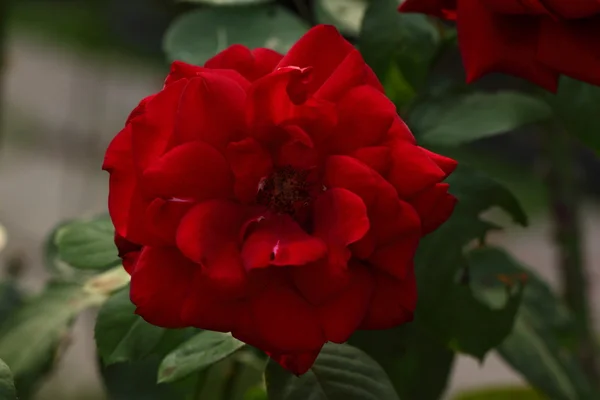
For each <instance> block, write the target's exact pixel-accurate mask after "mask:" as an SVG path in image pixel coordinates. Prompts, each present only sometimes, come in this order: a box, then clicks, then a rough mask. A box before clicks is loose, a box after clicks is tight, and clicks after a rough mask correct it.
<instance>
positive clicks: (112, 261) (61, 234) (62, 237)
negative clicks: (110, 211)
mask: <svg viewBox="0 0 600 400" xmlns="http://www.w3.org/2000/svg"><path fill="white" fill-rule="evenodd" d="M114 235H115V229H114V227H113V224H112V222H111V220H110V218H109V217H107V216H102V217H97V218H94V219H89V220H77V221H73V222H71V223H69V224H66V225H64V226H62V227H61V228H59V229H58V230H57V232H56V236H55V237H54V241H55V243H56V246H57V249H58V256H59V258H60V259H61V260H62V261H64V262H66V263H68V264H69V265H71V266H73V267H75V268H81V269H100V270H102V269H106V268H109V267H113V266H116V265H119V264H120V262H121V261H120V259H119V257H118V255H117V247H116V246H115V243H114Z"/></svg>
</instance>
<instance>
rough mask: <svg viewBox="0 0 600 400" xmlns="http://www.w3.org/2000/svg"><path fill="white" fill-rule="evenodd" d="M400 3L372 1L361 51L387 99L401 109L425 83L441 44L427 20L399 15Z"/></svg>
mask: <svg viewBox="0 0 600 400" xmlns="http://www.w3.org/2000/svg"><path fill="white" fill-rule="evenodd" d="M397 8H398V0H377V1H371V2H370V4H369V7H368V9H367V12H366V13H365V16H364V19H363V23H362V28H361V34H360V37H359V48H360V51H361V53H362V55H363V57H364V58H365V61H366V62H367V64H369V66H370V67H371V68H372V69H373V71H375V73H376V74H377V76H378V77H379V79H380V80H381V82H382V83H383V85H384V87H385V88H386V92H387V94H388V96H390V98H391V99H392V100H393V101H394V102H395V103H396V104H397V105H398V106H400V107H402V106H404V105H406V104H408V103H410V101H412V99H413V98H414V97H415V96H416V94H417V93H418V91H419V90H420V88H421V87H422V86H423V85H424V84H425V82H426V80H427V77H428V75H429V70H430V67H431V64H432V62H433V60H434V58H435V57H436V55H437V53H438V49H439V45H440V35H439V31H438V30H437V29H436V28H435V26H434V25H432V24H431V22H430V20H429V19H428V17H426V16H424V15H420V14H400V13H398V12H397Z"/></svg>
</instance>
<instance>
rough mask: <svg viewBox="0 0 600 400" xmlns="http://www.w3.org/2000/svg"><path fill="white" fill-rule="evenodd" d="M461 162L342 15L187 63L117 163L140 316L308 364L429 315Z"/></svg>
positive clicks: (120, 238)
mask: <svg viewBox="0 0 600 400" xmlns="http://www.w3.org/2000/svg"><path fill="white" fill-rule="evenodd" d="M459 1H461V0H459ZM432 4H433V2H430V6H431V5H432ZM445 7H447V9H448V10H450V11H451V10H453V9H455V8H456V2H451V1H449V2H448V4H446V5H445ZM450 11H448V12H450ZM586 11H589V10H587V9H584V8H582V9H581V10H580V13H584V12H586ZM444 15H446V14H444ZM455 167H456V162H455V161H454V160H452V159H450V158H447V157H444V156H442V155H439V154H436V153H432V152H430V151H428V150H426V149H423V148H421V147H418V146H417V144H416V142H415V139H414V137H413V136H412V134H411V132H410V130H409V129H408V127H407V126H406V125H405V124H404V122H403V121H402V120H401V119H400V117H399V116H398V114H397V112H396V109H395V106H394V104H393V103H392V102H391V101H390V100H389V99H388V98H386V96H385V94H384V91H383V88H382V86H381V84H380V83H379V81H378V80H377V78H376V77H375V75H374V74H373V71H372V70H371V69H370V68H369V67H368V66H367V65H366V64H365V62H364V60H363V59H362V57H361V55H360V53H359V52H358V51H357V50H356V49H355V48H354V47H353V46H352V45H351V44H349V43H348V42H347V41H346V40H344V39H343V37H342V36H341V35H340V34H339V33H338V32H337V31H336V30H335V28H333V27H331V26H318V27H315V28H313V29H312V30H310V31H309V32H308V33H307V34H306V35H305V36H304V37H303V38H302V39H301V40H300V41H298V43H296V45H294V46H293V47H292V49H291V50H290V51H289V52H288V53H287V54H286V55H281V54H278V53H276V52H274V51H272V50H268V49H254V50H250V49H247V48H245V47H244V46H241V45H233V46H231V47H229V48H228V49H226V50H224V51H222V52H221V53H219V54H218V55H216V56H215V57H213V58H212V59H211V60H209V61H207V62H206V64H205V65H204V66H202V67H200V66H194V65H189V64H185V63H182V62H175V63H173V65H172V68H171V72H170V73H169V75H168V77H167V78H166V80H165V85H164V87H163V89H162V90H161V91H159V92H158V93H156V94H155V95H153V96H150V97H148V98H146V99H144V100H143V101H142V102H141V103H140V104H139V105H138V107H136V109H135V110H134V111H133V112H132V113H131V115H130V117H129V118H128V120H127V122H126V125H125V127H124V128H123V130H121V132H119V133H118V134H117V135H116V136H115V138H114V139H113V141H112V142H111V144H110V145H109V147H108V150H107V152H106V157H105V160H104V166H103V168H104V169H105V170H106V171H108V172H109V173H110V181H109V185H110V193H109V201H108V202H109V211H110V215H111V218H112V220H113V223H114V225H115V231H116V233H115V242H116V244H117V247H118V248H119V256H120V257H121V258H122V259H123V265H124V267H125V269H126V270H127V272H128V273H129V274H130V275H131V300H132V302H133V303H134V304H135V305H136V309H137V311H136V312H137V313H138V314H139V315H141V316H142V317H143V318H144V319H146V320H147V321H148V322H150V323H152V324H155V325H158V326H163V327H168V328H180V327H187V326H193V327H197V328H201V329H208V330H215V331H220V332H231V334H232V335H233V336H235V337H236V338H238V339H240V340H242V341H245V342H246V343H248V344H250V345H252V346H255V347H257V348H260V349H262V350H263V351H265V352H266V353H267V354H268V355H269V356H270V357H272V358H273V359H274V360H275V361H277V362H278V363H280V364H281V365H282V366H283V367H284V368H287V369H289V370H290V371H292V372H294V373H295V374H302V373H304V372H306V371H307V370H308V369H309V368H310V367H311V365H312V364H313V363H314V361H315V359H316V357H317V356H318V354H319V351H320V349H321V348H322V346H323V345H324V344H325V343H327V342H329V341H331V342H335V343H343V342H345V341H347V340H348V339H349V338H350V336H351V335H352V334H353V332H355V331H356V330H357V329H386V328H390V327H393V326H397V325H399V324H402V323H405V322H408V321H410V320H411V319H412V316H413V312H414V310H415V307H416V300H417V294H416V283H415V276H414V268H413V258H414V255H415V252H416V250H417V246H418V244H419V241H420V239H421V237H422V236H423V235H425V234H427V233H429V232H431V231H433V230H435V229H436V228H437V227H438V226H440V225H441V224H443V223H444V222H445V221H446V220H447V219H448V218H449V217H450V215H451V214H452V211H453V209H454V205H455V202H456V200H455V198H454V197H453V196H452V195H451V194H449V189H450V188H449V186H448V184H446V183H444V182H443V181H444V180H445V179H446V177H448V175H449V174H451V173H452V171H453V170H454V168H455Z"/></svg>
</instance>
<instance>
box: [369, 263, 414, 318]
mask: <svg viewBox="0 0 600 400" xmlns="http://www.w3.org/2000/svg"><path fill="white" fill-rule="evenodd" d="M374 278H375V288H374V290H373V296H372V298H371V304H370V305H369V309H368V310H367V314H366V316H365V319H364V320H363V321H362V323H361V325H360V327H359V329H390V328H393V327H395V326H398V325H402V324H404V323H407V322H410V321H412V319H413V313H414V310H415V308H416V305H417V282H416V280H415V275H414V270H412V269H411V270H410V271H409V273H408V274H407V276H406V279H404V280H402V281H398V280H396V279H394V278H393V277H391V276H389V275H387V274H385V273H382V272H379V273H375V274H374Z"/></svg>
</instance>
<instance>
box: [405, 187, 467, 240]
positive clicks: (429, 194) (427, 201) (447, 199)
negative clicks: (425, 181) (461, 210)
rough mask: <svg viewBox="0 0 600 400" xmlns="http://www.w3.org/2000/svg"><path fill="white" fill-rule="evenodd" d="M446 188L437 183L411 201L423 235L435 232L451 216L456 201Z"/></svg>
mask: <svg viewBox="0 0 600 400" xmlns="http://www.w3.org/2000/svg"><path fill="white" fill-rule="evenodd" d="M448 188H449V185H448V184H447V183H438V184H436V185H435V186H432V187H430V188H428V189H425V190H424V191H423V192H421V193H419V194H418V195H417V196H415V197H414V198H413V199H412V200H411V203H412V205H413V206H414V207H415V210H417V213H419V217H420V219H421V224H422V228H421V230H422V233H423V235H427V234H428V233H431V232H433V231H434V230H436V229H437V228H438V227H439V226H440V225H442V224H443V223H444V222H446V220H448V218H450V215H452V212H453V211H454V207H455V206H456V202H457V200H456V198H455V197H454V196H452V195H451V194H450V193H448Z"/></svg>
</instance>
